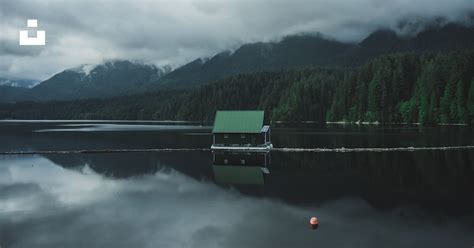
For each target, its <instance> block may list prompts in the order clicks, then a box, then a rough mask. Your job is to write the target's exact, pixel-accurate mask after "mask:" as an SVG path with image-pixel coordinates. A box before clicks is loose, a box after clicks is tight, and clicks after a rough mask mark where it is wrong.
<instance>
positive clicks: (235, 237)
mask: <svg viewBox="0 0 474 248" xmlns="http://www.w3.org/2000/svg"><path fill="white" fill-rule="evenodd" d="M210 130H211V127H209V126H205V125H200V124H199V123H188V122H128V121H120V122H114V121H0V152H11V151H77V150H103V149H108V150H113V149H153V148H170V149H171V150H168V151H161V152H130V153H87V154H79V153H71V154H29V155H5V154H2V155H0V247H2V248H6V247H310V246H311V247H313V246H320V247H472V246H473V245H474V235H473V233H474V149H460V150H425V151H388V152H369V151H364V152H335V151H332V150H329V151H328V152H307V151H306V152H296V151H297V150H298V149H299V148H329V149H332V148H342V147H344V148H382V147H385V148H397V147H449V146H469V145H470V146H472V145H474V129H473V128H472V127H467V126H445V127H432V128H420V127H418V126H391V127H379V126H356V125H347V126H343V125H334V126H328V127H324V128H321V127H316V126H312V125H311V124H309V123H306V124H295V123H293V124H281V123H280V124H276V125H273V126H272V142H273V145H274V147H276V148H289V149H287V150H286V151H272V152H271V153H269V154H265V156H266V157H265V161H267V162H268V164H267V165H266V166H255V165H250V164H249V163H250V162H249V161H253V159H254V158H253V156H255V155H254V154H223V155H222V154H217V155H216V154H213V153H212V152H211V151H209V150H208V148H209V147H210V145H211V143H212V135H211V134H210ZM181 148H188V150H184V151H183V150H179V149H181ZM290 148H298V149H295V150H292V149H290ZM173 149H177V150H173ZM220 158H222V159H224V160H225V161H226V163H227V161H234V160H235V161H236V162H235V163H240V162H241V163H242V164H240V165H236V166H224V165H222V164H220V163H219V162H217V160H218V159H220ZM257 160H258V159H257ZM231 163H232V162H231ZM312 216H317V217H318V219H319V221H320V225H319V228H318V229H316V230H312V229H310V228H309V219H310V218H311V217H312Z"/></svg>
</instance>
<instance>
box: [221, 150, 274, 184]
mask: <svg viewBox="0 0 474 248" xmlns="http://www.w3.org/2000/svg"><path fill="white" fill-rule="evenodd" d="M269 165H270V152H247V153H245V152H218V151H213V152H212V171H213V173H214V178H215V180H216V182H217V183H220V184H244V185H245V184H250V185H263V184H264V183H265V177H267V176H268V175H269V174H270V171H269V169H268V166H269Z"/></svg>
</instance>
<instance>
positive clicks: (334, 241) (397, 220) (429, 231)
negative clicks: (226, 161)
mask: <svg viewBox="0 0 474 248" xmlns="http://www.w3.org/2000/svg"><path fill="white" fill-rule="evenodd" d="M89 161H92V160H89ZM207 165H209V164H207ZM188 166H189V163H188ZM96 168H97V167H96ZM108 168H110V169H111V168H113V167H112V166H110V167H108ZM119 168H120V167H119ZM0 182H1V183H0V199H1V201H0V245H2V247H14V248H15V247H198V248H199V247H206V248H208V247H211V248H212V247H231V248H232V247H309V246H314V245H315V244H317V245H319V246H323V247H353V246H357V247H447V246H448V247H450V246H452V247H469V246H470V245H471V242H472V238H471V236H469V234H472V231H473V230H474V227H473V226H472V223H473V222H472V218H470V219H469V218H467V217H463V218H456V217H454V218H443V217H441V218H440V217H436V218H431V217H429V216H423V215H420V214H418V213H420V210H417V209H416V208H398V209H396V210H392V211H382V212H380V211H377V210H376V209H374V208H373V207H372V206H370V205H368V204H367V203H366V202H365V201H363V200H361V199H358V198H351V197H342V198H339V199H338V200H332V201H327V202H320V204H318V205H317V206H314V205H313V206H298V205H292V204H287V203H283V202H281V201H278V200H273V199H260V198H255V197H246V196H244V195H242V194H240V193H238V192H236V191H233V190H227V189H224V188H221V187H218V186H216V185H214V184H212V183H210V182H206V181H202V180H196V179H193V178H192V177H189V176H186V175H184V174H182V173H180V172H177V171H175V170H172V169H168V170H163V169H158V170H156V171H155V172H154V173H152V174H147V175H140V176H131V177H127V178H122V179H114V178H111V177H105V176H102V175H100V174H97V173H96V172H95V171H94V170H92V169H91V168H90V167H89V165H84V166H83V167H82V169H78V168H75V169H64V168H62V167H61V166H58V165H57V164H55V163H53V162H51V161H50V160H48V159H46V158H44V157H41V156H4V157H2V160H1V163H0ZM313 215H317V216H318V217H319V219H320V220H321V226H320V228H319V229H318V230H317V231H314V230H310V229H309V228H308V224H307V222H308V218H309V217H310V216H313Z"/></svg>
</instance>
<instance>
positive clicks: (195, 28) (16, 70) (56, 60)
mask: <svg viewBox="0 0 474 248" xmlns="http://www.w3.org/2000/svg"><path fill="white" fill-rule="evenodd" d="M473 11H474V0H450V1H446V0H417V1H414V0H344V1H336V0H331V1H330V0H314V1H310V0H287V1H281V0H212V1H196V0H194V1H193V0H173V1H171V0H170V1H151V0H148V1H144V0H135V1H132V0H129V1H126V0H119V1H112V0H94V1H87V0H81V1H73V0H69V1H68V0H37V1H35V0H25V1H22V0H1V1H0V32H1V34H0V77H8V78H29V79H39V80H44V79H47V78H48V77H50V76H52V75H53V74H54V73H57V72H59V71H62V70H64V69H66V68H70V67H76V66H78V65H81V64H97V63H100V62H101V61H103V60H107V59H131V60H141V61H144V62H150V63H154V64H157V65H171V66H172V67H176V66H179V65H181V64H183V63H186V62H189V61H191V60H193V59H195V58H198V57H207V56H212V55H214V54H215V53H218V52H220V51H222V50H226V49H235V48H236V47H238V46H239V45H240V44H242V43H246V42H256V41H272V40H276V39H279V38H281V37H282V36H285V35H290V34H296V33H302V32H310V33H316V32H320V33H322V34H323V35H325V36H327V37H330V38H335V39H338V40H342V41H347V42H354V41H359V40H361V39H362V38H364V37H365V36H366V35H367V34H369V33H370V32H371V31H373V30H375V29H378V28H387V27H391V28H397V27H398V24H399V23H400V21H401V20H409V21H410V23H411V24H418V23H423V22H426V21H427V20H432V19H433V18H438V17H441V18H443V19H445V20H446V21H464V20H466V19H467V18H468V15H469V13H471V17H472V13H473ZM27 19H38V22H39V23H38V24H39V29H40V30H46V46H39V47H25V46H19V45H18V32H19V30H20V29H26V20H27ZM413 26H417V25H406V26H405V27H404V28H402V29H400V30H399V31H400V32H404V31H406V27H413ZM410 29H411V28H410Z"/></svg>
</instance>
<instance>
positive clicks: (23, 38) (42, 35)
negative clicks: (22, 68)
mask: <svg viewBox="0 0 474 248" xmlns="http://www.w3.org/2000/svg"><path fill="white" fill-rule="evenodd" d="M27 24H28V27H29V28H37V27H38V20H36V19H28V23H27ZM45 44H46V31H44V30H38V31H36V37H31V38H30V37H28V30H20V46H44V45H45Z"/></svg>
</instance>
